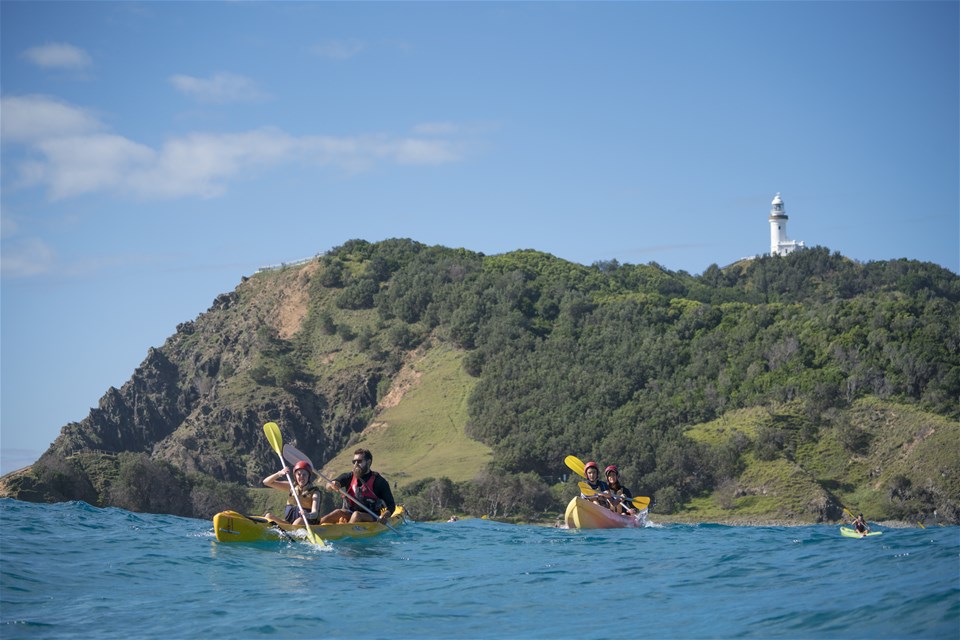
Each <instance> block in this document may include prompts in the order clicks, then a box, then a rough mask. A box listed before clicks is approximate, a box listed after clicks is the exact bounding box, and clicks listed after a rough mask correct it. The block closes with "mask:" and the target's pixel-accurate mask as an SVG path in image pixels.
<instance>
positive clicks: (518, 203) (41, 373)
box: [0, 1, 960, 473]
mask: <svg viewBox="0 0 960 640" xmlns="http://www.w3.org/2000/svg"><path fill="white" fill-rule="evenodd" d="M0 14H2V15H0V18H2V20H0V28H2V38H0V47H2V58H0V63H2V76H0V100H2V103H0V125H2V129H0V142H2V174H0V178H2V196H0V204H2V244H0V258H2V272H0V273H2V288H0V308H2V325H0V329H2V341H0V362H2V372H0V373H2V376H0V385H2V403H0V410H2V416H0V453H2V455H0V471H2V472H4V473H6V472H8V471H12V470H14V469H16V468H19V467H21V466H24V465H26V464H29V463H30V462H32V461H33V460H35V459H36V458H37V457H38V456H39V454H40V453H42V452H43V451H44V450H45V449H46V448H47V446H49V444H50V443H51V442H52V441H53V439H54V438H55V437H56V436H57V434H58V433H59V431H60V429H61V427H62V426H63V425H64V424H66V423H68V422H71V421H79V420H81V419H82V418H84V417H85V416H86V415H87V413H88V412H89V410H90V408H91V407H94V406H96V404H97V402H98V401H99V399H100V397H101V396H102V395H103V394H104V392H105V391H106V390H107V389H108V388H109V387H110V386H116V387H119V386H121V385H122V384H123V383H124V382H126V381H127V380H128V379H129V377H130V376H131V375H132V373H133V370H134V369H135V368H136V367H137V366H138V365H139V364H140V363H141V362H142V360H143V358H144V357H145V356H146V352H147V349H148V348H149V347H151V346H160V345H162V344H163V342H164V340H165V339H166V338H167V337H169V336H170V335H172V334H173V333H174V332H175V330H176V326H177V324H178V323H180V322H184V321H186V320H191V319H193V318H195V317H196V316H197V315H199V314H200V313H202V312H204V311H205V310H206V309H207V308H209V306H210V304H211V303H212V301H213V300H214V298H216V296H217V295H219V294H220V293H223V292H226V291H231V290H233V289H234V288H235V287H236V286H237V285H238V284H239V283H240V279H241V277H242V276H244V275H250V274H252V273H254V272H255V271H256V269H257V268H258V267H260V266H263V265H268V264H275V263H279V262H282V261H293V260H297V259H300V258H305V257H309V256H312V255H315V254H317V253H322V252H324V251H326V250H328V249H330V248H332V247H335V246H338V245H340V244H342V243H343V242H345V241H347V240H349V239H353V238H362V239H366V240H370V241H377V240H382V239H385V238H392V237H409V238H413V239H414V240H417V241H420V242H423V243H426V244H440V245H444V246H448V247H466V248H468V249H471V250H475V251H481V252H484V253H487V254H496V253H503V252H506V251H511V250H514V249H525V248H532V249H538V250H541V251H545V252H548V253H551V254H553V255H556V256H558V257H560V258H564V259H567V260H571V261H574V262H579V263H582V264H591V263H593V262H595V261H598V260H610V259H617V260H619V261H620V262H627V263H634V264H645V263H648V262H651V261H655V262H657V263H659V264H661V265H663V266H664V267H666V268H668V269H671V270H686V271H688V272H690V273H701V272H703V270H704V269H705V268H706V267H708V266H709V265H711V264H714V263H716V264H718V265H720V266H724V265H726V264H729V263H731V262H733V261H735V260H737V259H739V258H741V257H744V256H751V255H756V254H758V253H763V252H765V251H768V250H769V228H768V223H767V215H768V213H769V209H770V201H771V200H772V198H773V196H774V195H775V194H776V193H777V192H781V193H782V194H783V199H784V201H785V203H786V210H787V213H788V215H789V216H790V221H789V223H788V235H789V236H790V238H792V239H796V240H803V241H804V242H806V244H807V245H808V246H813V245H822V246H826V247H829V248H830V249H831V250H833V251H839V252H840V253H842V254H844V255H846V256H849V257H851V258H854V259H856V260H860V261H869V260H886V259H892V258H902V257H906V258H911V259H917V260H924V261H930V262H935V263H938V264H940V265H942V266H944V267H947V268H949V269H951V270H952V271H954V272H958V271H960V248H958V246H960V202H958V175H960V166H958V144H960V143H958V139H960V133H958V121H960V113H958V95H960V89H958V78H960V70H958V58H960V46H958V24H960V15H958V3H957V2H939V3H937V2H905V3H898V2H847V3H832V2H798V3H793V2H711V3H693V2H691V3H687V2H671V3H660V2H636V3H628V2H618V3H577V2H570V3H547V2H544V3H492V2H491V3H386V4H380V3H310V2H298V3H282V2H278V3H265V4H261V3H253V2H225V3H214V2H204V3H200V2H186V3H184V2H167V3H133V2H101V3H92V2H71V3H64V4H61V3H56V2H8V1H4V2H2V3H0Z"/></svg>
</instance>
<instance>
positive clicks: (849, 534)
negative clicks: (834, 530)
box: [840, 527, 883, 538]
mask: <svg viewBox="0 0 960 640" xmlns="http://www.w3.org/2000/svg"><path fill="white" fill-rule="evenodd" d="M840 535H842V536H843V537H845V538H866V537H867V536H880V535H883V531H871V532H870V533H858V532H857V531H856V530H854V529H851V528H850V527H840Z"/></svg>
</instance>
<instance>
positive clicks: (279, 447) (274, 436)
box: [263, 422, 283, 456]
mask: <svg viewBox="0 0 960 640" xmlns="http://www.w3.org/2000/svg"><path fill="white" fill-rule="evenodd" d="M263 432H264V433H265V434H267V440H269V441H270V446H271V447H273V450H274V451H276V452H277V455H280V456H282V455H283V454H282V453H281V452H282V451H283V436H281V435H280V427H279V426H277V423H276V422H268V423H267V424H265V425H263Z"/></svg>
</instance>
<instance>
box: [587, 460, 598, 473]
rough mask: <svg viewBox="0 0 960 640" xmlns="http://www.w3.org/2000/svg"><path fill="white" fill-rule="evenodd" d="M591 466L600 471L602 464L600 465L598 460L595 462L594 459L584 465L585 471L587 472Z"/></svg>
mask: <svg viewBox="0 0 960 640" xmlns="http://www.w3.org/2000/svg"><path fill="white" fill-rule="evenodd" d="M590 467H593V468H594V469H596V470H597V473H600V465H598V464H597V463H596V462H593V461H592V460H591V461H590V462H588V463H587V464H585V465H583V472H584V473H586V472H587V469H589V468H590Z"/></svg>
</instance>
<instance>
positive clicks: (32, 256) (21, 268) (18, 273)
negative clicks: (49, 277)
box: [0, 238, 57, 278]
mask: <svg viewBox="0 0 960 640" xmlns="http://www.w3.org/2000/svg"><path fill="white" fill-rule="evenodd" d="M56 261H57V258H56V254H55V253H54V251H53V249H51V248H50V247H49V246H48V245H47V244H46V243H45V242H43V241H42V240H39V239H37V238H24V239H21V240H18V241H15V242H8V243H4V245H3V253H2V254H0V271H2V272H3V275H4V276H10V277H15V278H16V277H28V276H38V275H43V274H45V273H50V272H51V271H52V270H53V268H54V266H55V264H56Z"/></svg>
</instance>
